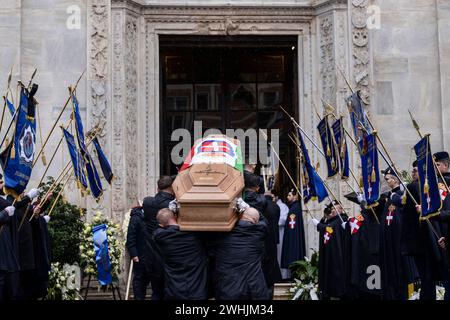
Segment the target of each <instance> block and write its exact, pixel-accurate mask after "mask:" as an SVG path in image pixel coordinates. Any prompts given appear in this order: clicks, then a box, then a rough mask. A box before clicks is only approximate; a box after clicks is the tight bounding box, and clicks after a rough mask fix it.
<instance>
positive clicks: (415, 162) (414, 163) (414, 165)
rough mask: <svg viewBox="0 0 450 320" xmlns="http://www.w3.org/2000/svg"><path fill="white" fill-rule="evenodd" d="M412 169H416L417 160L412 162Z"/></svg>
mask: <svg viewBox="0 0 450 320" xmlns="http://www.w3.org/2000/svg"><path fill="white" fill-rule="evenodd" d="M412 166H413V168H414V167H417V160H414V162H413V163H412Z"/></svg>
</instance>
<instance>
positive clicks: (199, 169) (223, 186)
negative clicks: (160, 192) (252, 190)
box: [173, 163, 244, 232]
mask: <svg viewBox="0 0 450 320" xmlns="http://www.w3.org/2000/svg"><path fill="white" fill-rule="evenodd" d="M243 188H244V177H243V174H242V172H241V171H239V170H237V169H235V168H233V167H231V166H229V165H228V164H225V163H209V164H208V163H199V164H193V165H192V166H190V167H189V168H188V169H187V170H184V171H182V172H180V173H179V174H178V176H177V178H176V179H175V181H174V183H173V190H174V192H175V197H176V199H177V201H178V204H179V206H180V209H179V213H178V224H179V225H180V230H182V231H225V232H227V231H230V230H231V229H232V228H233V226H234V224H235V222H236V220H237V214H236V212H235V210H234V207H235V203H236V200H237V198H239V197H241V195H242V190H243Z"/></svg>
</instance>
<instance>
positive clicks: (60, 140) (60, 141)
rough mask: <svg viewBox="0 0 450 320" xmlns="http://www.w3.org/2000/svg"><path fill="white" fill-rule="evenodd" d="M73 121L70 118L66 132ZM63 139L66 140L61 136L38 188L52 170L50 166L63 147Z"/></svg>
mask: <svg viewBox="0 0 450 320" xmlns="http://www.w3.org/2000/svg"><path fill="white" fill-rule="evenodd" d="M72 120H73V119H72V118H70V120H69V123H68V124H67V126H66V130H67V129H68V128H69V126H70V124H71V123H72ZM63 139H64V135H61V139H59V142H58V145H57V146H56V149H55V151H54V152H53V155H52V157H51V158H50V162H49V163H48V165H47V166H46V168H45V171H44V173H43V174H42V176H41V179H40V180H39V183H38V187H39V186H40V185H41V183H42V181H44V178H45V175H46V174H47V171H48V169H49V168H50V165H51V164H52V162H53V159H54V158H55V156H56V153H57V152H58V150H59V147H60V146H61V143H62V141H63Z"/></svg>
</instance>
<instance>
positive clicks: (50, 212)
mask: <svg viewBox="0 0 450 320" xmlns="http://www.w3.org/2000/svg"><path fill="white" fill-rule="evenodd" d="M67 173H69V172H67ZM72 175H73V171H72V172H71V173H70V174H69V176H68V177H67V180H66V181H65V182H64V184H63V185H62V187H61V190H60V191H59V192H58V196H57V197H56V199H55V201H54V202H53V205H52V207H51V208H50V211H49V212H48V216H50V215H51V214H52V212H53V209H54V208H55V206H56V203H57V202H58V200H59V198H60V197H61V195H62V193H63V191H64V188H65V187H66V185H67V183H68V182H69V180H70V178H72Z"/></svg>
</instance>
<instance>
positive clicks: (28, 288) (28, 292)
mask: <svg viewBox="0 0 450 320" xmlns="http://www.w3.org/2000/svg"><path fill="white" fill-rule="evenodd" d="M19 278H20V279H19V284H20V285H19V300H36V299H37V298H36V297H35V295H34V292H35V283H36V280H35V278H36V271H35V270H23V271H20V272H19Z"/></svg>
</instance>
